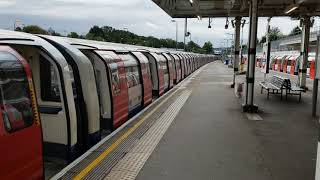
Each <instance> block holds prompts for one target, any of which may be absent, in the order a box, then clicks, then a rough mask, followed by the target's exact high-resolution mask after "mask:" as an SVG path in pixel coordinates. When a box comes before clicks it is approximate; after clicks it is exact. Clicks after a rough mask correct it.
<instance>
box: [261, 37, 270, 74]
mask: <svg viewBox="0 0 320 180" xmlns="http://www.w3.org/2000/svg"><path fill="white" fill-rule="evenodd" d="M262 50H263V55H262V58H261V72H263V73H265V74H268V73H269V64H270V42H269V43H268V42H266V43H264V44H263V49H262Z"/></svg>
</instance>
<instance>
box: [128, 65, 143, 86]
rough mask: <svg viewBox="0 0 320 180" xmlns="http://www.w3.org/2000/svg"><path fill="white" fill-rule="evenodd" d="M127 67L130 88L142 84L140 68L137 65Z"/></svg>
mask: <svg viewBox="0 0 320 180" xmlns="http://www.w3.org/2000/svg"><path fill="white" fill-rule="evenodd" d="M125 69H126V78H127V84H128V88H130V87H133V86H136V85H138V84H140V76H139V69H138V67H137V66H128V67H126V68H125Z"/></svg>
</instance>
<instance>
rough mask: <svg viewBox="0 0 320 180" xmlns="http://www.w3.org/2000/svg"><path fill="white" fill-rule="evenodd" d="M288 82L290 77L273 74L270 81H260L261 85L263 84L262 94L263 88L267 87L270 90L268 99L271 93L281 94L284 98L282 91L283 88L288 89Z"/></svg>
mask: <svg viewBox="0 0 320 180" xmlns="http://www.w3.org/2000/svg"><path fill="white" fill-rule="evenodd" d="M287 82H288V79H286V78H283V77H281V76H277V75H274V76H272V78H271V81H270V82H260V83H259V85H260V86H261V94H262V93H263V89H265V90H266V91H267V92H268V95H267V99H269V95H270V94H281V99H282V92H283V89H286V87H287Z"/></svg>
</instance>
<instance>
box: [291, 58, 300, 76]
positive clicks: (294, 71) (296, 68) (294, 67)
mask: <svg viewBox="0 0 320 180" xmlns="http://www.w3.org/2000/svg"><path fill="white" fill-rule="evenodd" d="M300 60H301V56H295V58H294V59H293V61H292V65H291V74H293V75H298V74H299V66H300Z"/></svg>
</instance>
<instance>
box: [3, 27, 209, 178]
mask: <svg viewBox="0 0 320 180" xmlns="http://www.w3.org/2000/svg"><path fill="white" fill-rule="evenodd" d="M213 59H214V58H213V56H212V55H200V54H193V53H183V52H177V51H167V50H160V49H154V48H147V47H139V46H131V45H123V44H115V43H106V42H98V41H89V40H80V39H71V38H64V37H53V36H43V35H39V36H35V35H30V34H27V33H20V32H11V31H5V30H0V71H2V73H1V75H0V78H1V84H0V85H1V89H0V92H1V95H2V96H1V111H2V113H0V119H1V120H0V121H2V122H3V123H0V143H1V144H6V145H5V146H1V147H3V148H1V149H0V153H1V154H2V155H4V158H3V159H2V161H1V163H0V169H1V171H0V179H22V178H23V179H26V178H27V179H28V178H29V179H41V178H44V176H45V169H47V168H50V167H45V165H44V164H51V163H45V161H47V160H50V159H52V158H55V159H56V158H58V159H60V160H61V161H64V162H65V164H68V163H70V162H72V161H73V160H74V159H75V158H77V157H78V156H80V155H81V154H82V153H84V152H85V151H86V150H88V149H89V148H90V147H91V146H93V145H94V144H96V143H97V142H98V141H99V140H100V139H101V138H102V137H103V136H105V135H107V134H108V133H110V132H112V131H113V130H115V129H116V128H118V127H119V126H121V125H122V124H124V123H125V122H126V121H127V120H128V119H129V118H130V117H132V116H134V115H135V114H136V113H138V112H139V111H140V110H141V109H143V108H145V107H146V106H148V105H149V104H151V103H152V101H153V100H154V99H155V98H157V97H159V96H162V95H163V94H164V93H165V92H166V91H168V90H169V89H170V88H172V87H173V86H174V85H176V84H178V83H179V82H181V81H182V80H183V79H184V78H185V77H187V76H188V75H189V74H191V73H192V72H194V71H195V70H196V69H198V68H199V67H201V66H203V65H204V64H206V63H209V62H211V61H213ZM31 73H32V75H31ZM11 88H14V89H15V90H14V91H12V90H11ZM40 119H41V120H40ZM47 176H48V175H47Z"/></svg>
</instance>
